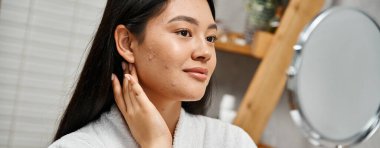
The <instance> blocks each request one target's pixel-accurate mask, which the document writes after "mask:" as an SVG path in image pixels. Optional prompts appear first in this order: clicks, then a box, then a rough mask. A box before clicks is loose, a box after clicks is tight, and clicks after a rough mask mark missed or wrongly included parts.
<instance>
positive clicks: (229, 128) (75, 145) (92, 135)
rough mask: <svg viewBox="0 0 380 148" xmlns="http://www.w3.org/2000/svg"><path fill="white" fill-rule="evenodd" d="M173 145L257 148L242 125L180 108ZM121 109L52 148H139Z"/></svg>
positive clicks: (114, 108) (185, 147)
mask: <svg viewBox="0 0 380 148" xmlns="http://www.w3.org/2000/svg"><path fill="white" fill-rule="evenodd" d="M173 140H174V141H173V147H174V148H223V147H225V148H256V145H255V143H254V142H253V141H252V139H251V138H250V137H249V136H248V134H247V133H246V132H245V131H243V130H242V129H241V128H239V127H237V126H235V125H231V124H229V123H224V122H222V121H220V120H216V119H213V118H209V117H205V116H200V115H192V114H189V113H187V112H186V111H185V110H184V109H182V110H181V114H180V117H179V121H178V123H177V126H176V129H175V133H174V139H173ZM138 147H139V145H138V144H137V143H136V141H135V140H134V138H133V137H132V135H131V133H130V131H129V129H128V127H127V125H126V124H125V122H124V119H123V118H122V116H121V113H120V112H119V110H118V108H117V107H116V106H115V105H114V106H112V108H111V110H110V112H107V113H104V114H102V116H101V117H100V118H99V119H98V120H96V121H94V122H91V123H90V124H88V125H86V126H84V127H83V128H81V129H79V130H77V131H75V132H73V133H70V134H67V135H65V136H63V137H62V138H60V139H58V140H57V141H55V142H54V143H53V144H51V145H50V146H49V148H138Z"/></svg>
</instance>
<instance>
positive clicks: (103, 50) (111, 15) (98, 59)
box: [53, 0, 215, 141]
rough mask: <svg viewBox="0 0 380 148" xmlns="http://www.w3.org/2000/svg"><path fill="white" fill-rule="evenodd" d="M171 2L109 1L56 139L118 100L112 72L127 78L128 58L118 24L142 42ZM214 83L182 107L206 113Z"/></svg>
mask: <svg viewBox="0 0 380 148" xmlns="http://www.w3.org/2000/svg"><path fill="white" fill-rule="evenodd" d="M207 2H208V4H209V6H210V9H211V12H212V16H213V18H214V19H215V8H214V3H213V1H212V0H207ZM167 3H168V0H108V1H107V4H106V7H105V10H104V13H103V17H102V20H101V22H100V25H99V28H98V30H97V32H96V34H95V37H94V39H93V42H92V45H91V48H90V51H89V54H88V57H87V59H86V61H85V64H84V66H83V69H82V72H81V74H80V75H79V79H78V82H77V84H76V86H75V90H74V93H73V95H72V97H71V100H70V103H69V104H68V106H67V108H66V110H65V112H64V114H63V116H62V120H61V122H60V124H59V127H58V130H57V133H56V135H55V137H54V139H53V141H55V140H58V139H59V138H61V137H62V136H64V135H66V134H69V133H71V132H74V131H76V130H78V129H79V128H81V127H83V126H85V125H86V124H88V123H90V122H92V121H94V120H97V119H98V118H99V117H100V115H101V114H102V113H104V112H107V111H109V110H110V108H111V106H112V105H113V104H114V103H115V101H114V96H113V90H112V83H111V74H112V73H115V74H116V75H117V77H118V78H119V80H121V79H122V78H123V77H122V76H123V70H122V68H121V62H122V61H125V60H124V59H123V58H122V57H121V56H120V55H119V54H118V52H117V50H116V44H115V39H114V37H113V34H114V31H115V28H116V26H117V25H119V24H123V25H125V26H126V27H127V28H128V29H129V31H131V33H133V34H134V35H135V36H136V37H137V38H138V40H139V41H142V40H143V39H144V30H145V27H146V24H147V22H148V20H150V19H151V18H153V17H155V16H157V15H159V14H160V13H161V12H162V11H163V10H164V9H165V8H166V5H167ZM211 86H212V82H211V81H210V82H209V84H208V85H207V88H206V92H205V95H204V96H203V97H202V99H200V100H199V101H194V102H182V107H183V108H184V109H185V110H186V111H187V112H189V113H191V114H203V115H204V114H205V112H206V109H207V108H208V106H209V101H210V97H211V96H210V95H211Z"/></svg>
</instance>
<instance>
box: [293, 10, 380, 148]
mask: <svg viewBox="0 0 380 148" xmlns="http://www.w3.org/2000/svg"><path fill="white" fill-rule="evenodd" d="M294 50H295V56H294V59H293V63H292V65H291V66H290V68H289V71H288V76H289V79H288V82H287V88H288V90H289V95H290V106H291V116H292V118H293V120H294V121H295V123H296V124H297V125H298V126H299V127H301V129H302V131H303V132H304V134H305V135H306V137H307V138H308V139H309V141H310V142H312V143H313V144H315V145H322V146H328V147H341V146H348V145H353V144H357V143H359V142H362V141H363V140H365V139H366V138H369V137H370V136H371V135H372V134H373V133H374V132H375V131H376V129H377V127H378V125H379V117H380V30H379V26H378V25H377V24H376V22H375V21H373V20H372V19H371V18H370V17H369V16H368V15H366V14H365V13H363V12H362V11H359V10H356V9H353V8H332V9H328V10H326V11H324V12H322V13H321V14H320V15H318V16H317V17H316V18H315V19H314V20H313V21H312V23H311V24H310V25H309V26H307V27H306V29H305V30H304V31H303V32H302V34H301V36H300V38H299V41H298V43H297V44H296V45H295V46H294Z"/></svg>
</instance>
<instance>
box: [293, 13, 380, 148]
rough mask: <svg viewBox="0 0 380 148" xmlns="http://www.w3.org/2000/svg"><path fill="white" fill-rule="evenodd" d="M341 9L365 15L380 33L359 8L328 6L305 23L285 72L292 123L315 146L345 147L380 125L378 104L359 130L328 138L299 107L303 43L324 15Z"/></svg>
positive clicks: (366, 135) (367, 136) (370, 133)
mask: <svg viewBox="0 0 380 148" xmlns="http://www.w3.org/2000/svg"><path fill="white" fill-rule="evenodd" d="M342 10H350V11H356V12H358V13H361V14H362V15H364V16H365V17H367V18H369V19H370V20H371V21H372V22H373V23H374V24H375V25H376V27H377V29H378V30H379V33H380V27H379V25H378V24H377V23H376V21H375V20H374V19H373V18H371V17H370V16H369V15H367V14H366V13H365V12H363V11H361V10H358V9H355V8H344V7H334V8H328V9H327V10H325V11H323V12H321V13H320V14H319V15H317V16H316V17H315V19H314V20H313V21H312V22H311V23H310V24H309V25H307V26H306V27H305V29H304V31H303V32H302V33H301V34H300V36H299V39H298V42H297V43H296V45H294V46H293V49H294V57H293V61H292V63H291V65H290V67H289V69H288V72H287V75H288V80H287V84H286V85H287V86H286V87H287V92H288V95H289V106H290V116H291V118H292V119H293V121H294V123H295V124H296V125H297V126H298V127H299V128H300V129H301V130H302V133H303V134H304V136H305V137H306V138H307V139H308V140H309V142H310V143H312V144H313V145H316V146H329V147H345V146H350V145H355V144H359V143H360V142H362V141H364V140H367V139H369V138H370V137H371V136H372V135H373V134H374V133H375V132H376V130H377V129H378V128H379V125H380V105H379V107H378V109H377V111H376V114H374V116H373V117H372V118H371V119H369V122H368V123H367V124H366V126H365V127H364V128H363V129H362V130H361V131H359V132H357V133H356V134H354V135H353V136H351V137H349V138H346V139H330V138H328V137H326V136H323V135H322V134H321V133H319V132H318V131H317V130H315V129H313V127H312V126H311V124H310V122H309V121H308V120H307V118H305V115H304V113H303V111H302V108H301V107H300V102H299V100H300V97H299V96H298V87H297V81H298V75H297V72H298V71H299V69H300V67H301V65H302V51H303V50H304V49H303V48H304V45H305V44H306V42H307V40H308V39H309V37H310V35H311V33H312V32H313V31H314V30H315V29H316V28H317V26H318V24H320V23H321V22H322V21H323V20H324V19H325V18H326V17H328V16H329V15H331V14H332V13H334V12H337V11H342ZM379 50H380V49H379ZM379 99H380V98H379Z"/></svg>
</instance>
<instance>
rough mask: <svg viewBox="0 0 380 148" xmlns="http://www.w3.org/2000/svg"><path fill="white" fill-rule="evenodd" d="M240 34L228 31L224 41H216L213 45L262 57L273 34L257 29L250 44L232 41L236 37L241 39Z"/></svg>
mask: <svg viewBox="0 0 380 148" xmlns="http://www.w3.org/2000/svg"><path fill="white" fill-rule="evenodd" d="M241 37H242V35H241V34H238V33H230V34H228V35H227V38H228V40H227V41H226V42H220V41H217V42H216V43H215V47H216V49H218V50H221V51H226V52H231V53H236V54H242V55H247V56H252V57H253V58H257V59H262V58H263V57H264V56H265V54H266V53H267V51H268V49H269V45H270V44H271V42H272V38H273V34H271V33H268V32H261V31H258V32H256V33H255V34H254V37H253V43H252V44H251V45H238V44H236V43H234V40H236V39H238V38H239V39H242V38H241Z"/></svg>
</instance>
